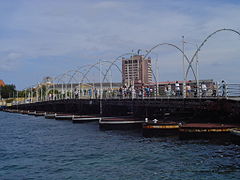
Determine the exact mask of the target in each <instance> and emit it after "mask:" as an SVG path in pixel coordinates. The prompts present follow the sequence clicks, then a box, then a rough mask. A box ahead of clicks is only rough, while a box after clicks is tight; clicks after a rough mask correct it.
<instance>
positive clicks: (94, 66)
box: [81, 61, 111, 83]
mask: <svg viewBox="0 0 240 180" xmlns="http://www.w3.org/2000/svg"><path fill="white" fill-rule="evenodd" d="M102 62H108V63H111V62H109V61H102ZM97 64H99V62H97V63H95V64H92V65H90V67H89V69H88V70H87V72H86V73H85V74H84V76H83V78H82V80H81V83H83V80H84V79H85V78H86V76H87V75H88V73H89V72H90V71H91V69H92V68H96V69H97V70H99V71H100V69H99V67H97ZM100 73H101V74H102V75H105V74H104V73H103V72H100Z"/></svg>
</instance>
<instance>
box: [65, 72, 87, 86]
mask: <svg viewBox="0 0 240 180" xmlns="http://www.w3.org/2000/svg"><path fill="white" fill-rule="evenodd" d="M69 72H74V73H73V74H72V75H69V76H70V78H69V80H68V83H70V82H72V79H74V80H75V81H76V82H77V79H76V78H74V76H75V75H76V74H77V73H79V74H81V75H84V73H83V72H81V71H79V70H70V71H68V73H69ZM86 79H87V81H88V82H89V83H90V81H89V79H88V78H87V77H86Z"/></svg>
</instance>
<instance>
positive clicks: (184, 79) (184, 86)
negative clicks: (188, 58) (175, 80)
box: [182, 36, 186, 98]
mask: <svg viewBox="0 0 240 180" xmlns="http://www.w3.org/2000/svg"><path fill="white" fill-rule="evenodd" d="M184 44H185V41H184V36H182V51H183V60H182V66H183V98H186V76H185V62H184V61H185V56H184V54H185V53H184V51H185V47H184Z"/></svg>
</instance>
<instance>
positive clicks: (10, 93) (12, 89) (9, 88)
mask: <svg viewBox="0 0 240 180" xmlns="http://www.w3.org/2000/svg"><path fill="white" fill-rule="evenodd" d="M0 92H1V97H2V98H10V97H14V96H16V92H17V91H16V86H15V85H14V84H7V85H5V86H2V87H1V88H0Z"/></svg>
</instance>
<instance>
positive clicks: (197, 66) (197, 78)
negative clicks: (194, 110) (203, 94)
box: [185, 41, 200, 97]
mask: <svg viewBox="0 0 240 180" xmlns="http://www.w3.org/2000/svg"><path fill="white" fill-rule="evenodd" d="M185 43H188V44H192V45H195V46H196V48H197V49H198V44H197V43H192V42H186V41H185ZM195 58H196V80H197V82H196V83H197V97H199V95H200V91H199V58H198V52H197V54H196V57H195ZM185 79H187V74H185Z"/></svg>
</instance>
